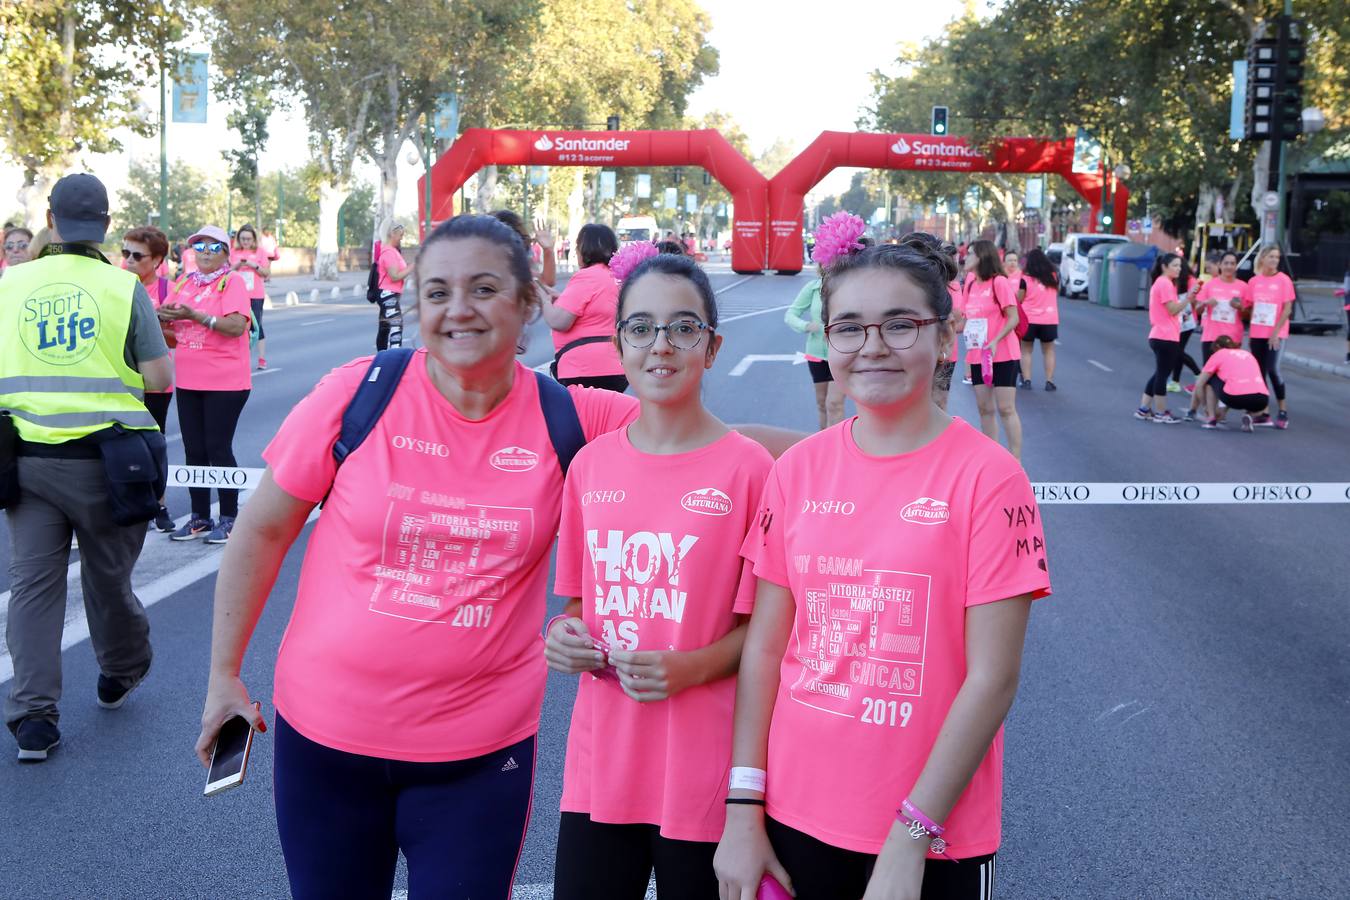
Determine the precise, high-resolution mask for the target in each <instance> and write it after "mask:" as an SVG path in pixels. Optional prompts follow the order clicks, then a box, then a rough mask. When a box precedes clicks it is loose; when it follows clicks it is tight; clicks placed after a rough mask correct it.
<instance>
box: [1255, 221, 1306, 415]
mask: <svg viewBox="0 0 1350 900" xmlns="http://www.w3.org/2000/svg"><path fill="white" fill-rule="evenodd" d="M1247 292H1248V296H1247V304H1248V308H1249V310H1250V311H1251V322H1252V331H1251V348H1252V356H1255V357H1256V361H1257V362H1258V363H1260V364H1261V374H1262V375H1263V376H1264V377H1265V378H1268V379H1270V386H1271V387H1272V388H1274V389H1275V400H1276V402H1277V403H1278V404H1279V407H1280V412H1279V415H1278V416H1277V417H1276V419H1275V420H1274V421H1273V422H1272V421H1271V418H1270V416H1269V414H1266V415H1260V416H1257V417H1256V418H1255V423H1256V424H1257V425H1260V426H1266V427H1270V426H1271V425H1274V426H1275V427H1276V428H1281V429H1283V428H1288V427H1289V408H1288V404H1287V403H1286V401H1285V396H1284V395H1285V385H1284V376H1283V375H1281V374H1280V354H1281V353H1282V352H1283V349H1284V341H1285V339H1286V338H1288V337H1289V319H1290V318H1291V317H1292V316H1293V314H1294V300H1295V299H1297V296H1298V295H1297V293H1296V292H1295V291H1294V282H1293V281H1292V280H1290V278H1289V276H1288V275H1286V274H1284V273H1283V272H1281V271H1280V248H1279V247H1278V246H1276V245H1275V244H1266V245H1265V246H1264V247H1262V248H1261V249H1260V250H1259V251H1258V252H1257V254H1256V274H1255V275H1253V276H1252V278H1251V280H1250V281H1248V282H1247Z"/></svg>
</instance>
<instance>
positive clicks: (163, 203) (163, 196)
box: [159, 51, 169, 234]
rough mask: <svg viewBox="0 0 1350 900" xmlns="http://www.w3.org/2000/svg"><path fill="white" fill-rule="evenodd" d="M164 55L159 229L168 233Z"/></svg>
mask: <svg viewBox="0 0 1350 900" xmlns="http://www.w3.org/2000/svg"><path fill="white" fill-rule="evenodd" d="M164 87H165V85H164V54H163V52H162V51H161V52H160V56H159V227H160V229H161V230H162V231H163V232H164V233H165V234H168V233H169V220H168V219H167V218H166V217H165V213H166V212H167V211H168V207H169V135H168V132H167V131H166V130H165V125H166V124H167V121H166V115H165V103H164Z"/></svg>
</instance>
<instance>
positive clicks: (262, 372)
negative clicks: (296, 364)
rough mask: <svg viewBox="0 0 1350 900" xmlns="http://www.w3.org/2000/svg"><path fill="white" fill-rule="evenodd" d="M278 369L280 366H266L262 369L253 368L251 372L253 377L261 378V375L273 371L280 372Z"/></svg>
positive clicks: (269, 373)
mask: <svg viewBox="0 0 1350 900" xmlns="http://www.w3.org/2000/svg"><path fill="white" fill-rule="evenodd" d="M280 371H281V367H280V366H278V367H276V368H275V369H273V368H267V369H262V370H257V369H255V370H254V372H253V377H254V378H261V377H263V376H264V375H271V374H272V373H273V372H280Z"/></svg>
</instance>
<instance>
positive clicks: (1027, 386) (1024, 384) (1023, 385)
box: [1018, 378, 1032, 391]
mask: <svg viewBox="0 0 1350 900" xmlns="http://www.w3.org/2000/svg"><path fill="white" fill-rule="evenodd" d="M1018 387H1020V388H1021V389H1022V390H1024V391H1029V390H1031V388H1032V384H1031V382H1030V381H1027V380H1026V379H1025V378H1023V379H1022V383H1021V384H1019V385H1018Z"/></svg>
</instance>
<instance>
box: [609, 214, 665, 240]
mask: <svg viewBox="0 0 1350 900" xmlns="http://www.w3.org/2000/svg"><path fill="white" fill-rule="evenodd" d="M614 233H615V234H617V235H618V237H619V244H620V245H623V244H631V243H633V242H635V241H653V240H656V238H657V237H658V235H659V233H658V232H657V230H656V219H655V218H654V217H652V216H624V217H623V218H622V219H620V220H619V226H618V227H617V228H615V229H614Z"/></svg>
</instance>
